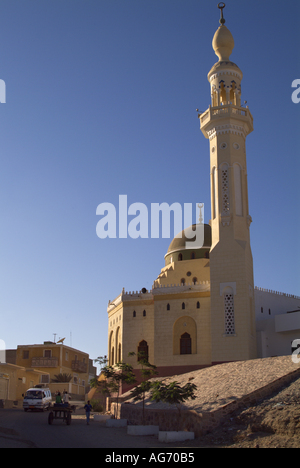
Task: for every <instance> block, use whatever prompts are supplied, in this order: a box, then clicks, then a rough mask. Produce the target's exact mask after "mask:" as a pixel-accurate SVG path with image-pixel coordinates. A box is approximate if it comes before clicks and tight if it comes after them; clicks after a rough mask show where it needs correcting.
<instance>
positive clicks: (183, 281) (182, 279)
mask: <svg viewBox="0 0 300 468" xmlns="http://www.w3.org/2000/svg"><path fill="white" fill-rule="evenodd" d="M180 284H181V286H184V285H185V279H184V278H181V280H180Z"/></svg>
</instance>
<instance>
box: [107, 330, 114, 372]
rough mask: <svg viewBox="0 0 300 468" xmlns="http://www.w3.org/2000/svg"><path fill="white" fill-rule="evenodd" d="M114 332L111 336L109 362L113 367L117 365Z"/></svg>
mask: <svg viewBox="0 0 300 468" xmlns="http://www.w3.org/2000/svg"><path fill="white" fill-rule="evenodd" d="M114 341H115V340H114V332H113V331H112V332H111V333H110V335H109V356H108V361H109V365H110V366H113V365H114V364H115V362H114V361H115V352H114V351H115V349H114Z"/></svg>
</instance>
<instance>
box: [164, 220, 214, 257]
mask: <svg viewBox="0 0 300 468" xmlns="http://www.w3.org/2000/svg"><path fill="white" fill-rule="evenodd" d="M196 226H197V225H196V224H193V225H192V226H190V227H189V228H187V229H185V230H183V231H182V232H180V233H179V234H177V236H176V237H174V239H173V240H172V242H171V244H170V246H169V249H168V252H167V254H166V255H165V259H166V261H167V260H170V257H172V254H173V253H175V252H176V253H177V254H179V253H182V254H184V252H187V251H189V252H191V251H195V252H196V251H198V255H196V257H195V258H202V257H204V256H205V254H206V253H207V252H208V251H209V250H210V247H211V227H210V225H209V224H204V242H203V246H202V247H200V248H199V247H197V246H196V247H194V248H193V247H191V246H189V247H188V248H187V247H186V243H187V242H189V243H193V242H194V241H195V240H196V235H195V236H194V238H193V231H195V230H196ZM188 255H190V254H188ZM183 256H184V257H186V255H185V254H184V255H183Z"/></svg>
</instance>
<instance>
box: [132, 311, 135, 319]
mask: <svg viewBox="0 0 300 468" xmlns="http://www.w3.org/2000/svg"><path fill="white" fill-rule="evenodd" d="M132 317H133V318H135V317H136V311H135V310H134V311H133V314H132Z"/></svg>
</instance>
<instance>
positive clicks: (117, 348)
mask: <svg viewBox="0 0 300 468" xmlns="http://www.w3.org/2000/svg"><path fill="white" fill-rule="evenodd" d="M120 346H121V344H120V327H118V329H117V333H116V364H117V363H118V362H120V360H119V347H120Z"/></svg>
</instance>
